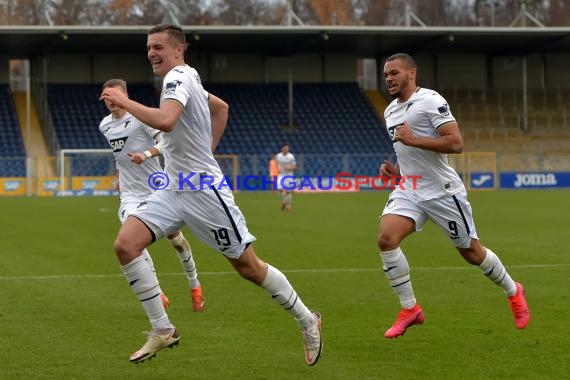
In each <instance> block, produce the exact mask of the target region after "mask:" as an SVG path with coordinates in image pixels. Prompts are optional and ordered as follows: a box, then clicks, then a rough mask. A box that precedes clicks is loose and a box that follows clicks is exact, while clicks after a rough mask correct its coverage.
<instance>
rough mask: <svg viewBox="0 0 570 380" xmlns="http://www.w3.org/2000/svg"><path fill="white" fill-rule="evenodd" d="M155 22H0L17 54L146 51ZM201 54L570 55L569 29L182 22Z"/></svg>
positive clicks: (4, 42) (6, 48)
mask: <svg viewBox="0 0 570 380" xmlns="http://www.w3.org/2000/svg"><path fill="white" fill-rule="evenodd" d="M150 28H151V26H147V25H137V26H85V25H56V26H0V49H2V51H3V52H8V54H10V55H12V56H30V55H36V54H52V53H82V54H96V53H101V52H105V51H107V52H140V51H141V50H144V44H145V42H146V38H145V36H146V33H147V31H148V30H149V29H150ZM183 29H184V30H185V32H186V34H187V36H188V42H189V45H190V49H191V51H194V52H202V53H218V54H222V53H262V54H277V55H279V54H294V53H352V54H357V55H361V56H378V55H383V54H389V53H392V52H394V51H407V52H410V53H420V52H423V53H480V54H489V55H524V54H531V53H545V54H547V53H551V54H554V53H562V54H567V53H570V27H545V28H540V27H488V28H487V27H485V28H483V27H459V26H446V27H419V26H416V27H393V26H348V27H341V26H326V25H319V26H211V25H207V26H204V25H185V26H183Z"/></svg>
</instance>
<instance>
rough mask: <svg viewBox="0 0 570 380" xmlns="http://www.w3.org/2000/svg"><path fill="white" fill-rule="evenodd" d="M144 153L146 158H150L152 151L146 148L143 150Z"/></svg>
mask: <svg viewBox="0 0 570 380" xmlns="http://www.w3.org/2000/svg"><path fill="white" fill-rule="evenodd" d="M144 155H145V156H146V158H151V157H152V153H151V152H150V150H146V151H145V152H144Z"/></svg>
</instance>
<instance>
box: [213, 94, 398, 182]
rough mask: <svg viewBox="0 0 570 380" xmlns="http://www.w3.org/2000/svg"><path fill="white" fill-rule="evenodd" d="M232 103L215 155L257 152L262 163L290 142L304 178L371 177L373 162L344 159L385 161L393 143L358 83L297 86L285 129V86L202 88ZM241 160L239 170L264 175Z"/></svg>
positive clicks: (375, 168)
mask: <svg viewBox="0 0 570 380" xmlns="http://www.w3.org/2000/svg"><path fill="white" fill-rule="evenodd" d="M205 87H206V88H207V89H208V91H211V92H212V93H214V94H217V95H220V96H221V97H222V98H224V99H226V100H227V101H228V103H229V104H230V120H229V125H228V130H227V132H226V134H225V136H224V138H223V139H222V141H221V143H220V146H219V147H218V150H217V152H218V153H221V154H240V155H253V154H260V155H261V156H262V157H263V160H262V161H263V162H267V161H269V157H270V155H271V154H274V153H276V152H277V151H278V150H279V146H280V145H281V144H282V143H284V142H288V143H289V144H290V145H291V148H292V152H294V153H295V154H296V155H297V156H300V155H302V156H303V159H302V160H301V161H300V162H298V164H299V173H301V174H303V175H309V176H316V175H329V174H333V173H338V172H339V171H343V170H344V171H350V172H351V173H353V174H367V175H375V174H377V172H378V161H377V159H372V160H371V159H370V158H369V159H368V160H358V161H354V162H352V161H349V160H347V159H346V157H345V156H347V155H348V157H350V156H351V155H372V154H373V155H378V156H381V157H387V156H389V155H390V154H391V153H392V144H391V142H390V140H389V138H388V135H387V133H386V130H385V128H384V125H383V123H382V121H381V120H380V118H379V117H378V115H377V114H376V112H375V110H374V109H373V107H372V106H371V105H370V103H369V102H368V100H367V99H366V97H365V96H364V94H363V93H362V91H361V90H360V88H359V87H358V85H357V84H356V83H319V84H295V85H294V86H293V94H294V118H293V123H292V125H289V120H288V119H289V117H288V88H287V84H268V85H259V84H226V85H222V84H206V85H205ZM266 166H267V165H266V164H262V165H259V168H258V169H257V168H256V167H254V166H249V165H248V162H247V161H245V160H240V169H241V170H242V172H245V173H251V174H256V175H264V174H266V171H267V168H266Z"/></svg>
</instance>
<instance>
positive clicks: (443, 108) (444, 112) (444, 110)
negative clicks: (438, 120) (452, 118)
mask: <svg viewBox="0 0 570 380" xmlns="http://www.w3.org/2000/svg"><path fill="white" fill-rule="evenodd" d="M437 111H438V112H439V114H440V115H441V116H449V106H448V105H447V103H445V104H444V105H442V106H439V107H437Z"/></svg>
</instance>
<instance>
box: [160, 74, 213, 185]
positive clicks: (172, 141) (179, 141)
mask: <svg viewBox="0 0 570 380" xmlns="http://www.w3.org/2000/svg"><path fill="white" fill-rule="evenodd" d="M208 96H209V94H208V92H207V91H206V90H204V88H203V87H202V83H201V81H200V75H199V74H198V72H197V71H196V70H195V69H194V68H192V67H190V66H188V65H185V66H176V67H175V68H173V69H172V70H170V71H169V72H168V74H166V76H165V77H164V82H163V84H162V94H161V96H160V101H161V102H163V101H166V100H174V101H176V102H178V103H180V106H181V107H182V108H183V110H182V115H181V116H180V118H179V119H178V121H177V122H176V126H175V127H174V129H173V130H172V131H170V132H165V133H164V134H163V137H162V138H163V141H164V142H163V144H164V145H163V146H164V151H163V152H162V154H163V156H164V162H165V171H166V174H167V175H168V177H169V178H170V186H169V189H171V190H194V188H192V187H190V186H188V185H187V184H185V183H184V182H183V183H182V186H179V176H181V175H182V176H184V177H183V178H188V176H190V175H193V176H192V177H191V180H190V182H192V183H193V184H194V186H195V187H196V189H199V184H200V182H197V181H199V176H200V175H207V176H209V177H213V178H214V182H213V184H218V183H219V182H220V181H221V179H222V176H223V175H222V171H221V170H220V166H219V165H218V162H217V161H216V159H215V158H214V155H213V153H212V125H211V120H210V108H209V106H208ZM193 173H195V174H193Z"/></svg>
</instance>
